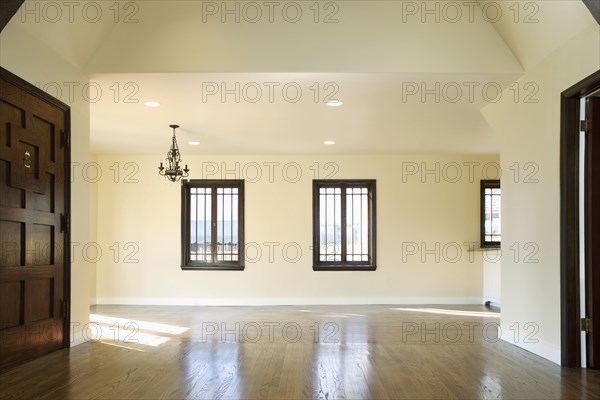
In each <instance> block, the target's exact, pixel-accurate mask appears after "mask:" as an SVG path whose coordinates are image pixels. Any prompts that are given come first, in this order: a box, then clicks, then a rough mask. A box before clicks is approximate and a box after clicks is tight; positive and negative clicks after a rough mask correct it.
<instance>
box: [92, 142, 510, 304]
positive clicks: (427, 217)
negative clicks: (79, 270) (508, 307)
mask: <svg viewBox="0 0 600 400" xmlns="http://www.w3.org/2000/svg"><path fill="white" fill-rule="evenodd" d="M167 144H168V143H167ZM184 156H185V154H184ZM161 158H162V157H161V156H155V157H148V156H143V157H142V156H112V155H100V156H99V157H98V160H99V163H100V164H99V167H100V168H101V171H102V177H101V178H100V179H99V180H98V183H97V185H98V248H100V249H102V256H101V257H99V259H98V260H97V275H98V276H97V296H98V303H126V304H319V303H320V304H323V303H342V304H343V303H455V304H456V303H481V297H482V289H481V282H482V260H481V252H468V246H466V245H464V243H465V242H471V243H478V238H479V231H478V229H479V179H480V177H481V173H482V171H483V169H484V168H483V167H484V166H486V165H488V164H489V167H488V168H487V173H488V174H489V175H490V176H488V177H489V178H495V177H496V173H497V166H498V157H497V156H460V155H455V156H453V155H437V156H434V155H423V156H275V157H267V156H262V157H250V156H240V157H232V156H219V157H204V156H203V157H199V156H195V157H184V159H185V160H186V161H187V162H188V163H189V166H190V169H191V171H192V172H191V178H196V179H198V178H212V179H215V178H217V179H220V178H222V177H226V178H229V179H233V178H240V177H242V178H246V184H245V188H246V194H245V195H246V205H245V213H246V221H245V223H246V229H245V235H246V243H247V250H246V251H247V257H246V258H247V260H250V261H252V260H255V259H257V258H260V259H258V260H255V262H250V261H247V262H246V268H245V270H244V271H242V272H240V271H182V270H181V269H180V219H181V216H180V202H181V189H180V185H177V184H172V183H167V182H165V181H164V179H163V178H162V177H160V176H159V175H158V170H157V166H158V163H159V162H160V161H161ZM469 162H472V163H476V164H464V163H469ZM117 163H118V164H117ZM126 163H132V164H126ZM213 163H216V164H213ZM222 163H224V164H222ZM236 163H239V169H238V171H239V172H235V166H236ZM267 163H279V164H277V166H275V167H274V169H273V171H274V173H273V174H272V179H270V173H269V168H268V167H267V165H268V164H267ZM326 163H332V164H331V165H335V166H337V168H338V171H337V172H336V173H335V175H334V176H331V177H335V178H373V179H376V180H377V214H378V217H377V260H378V261H377V270H376V271H374V272H370V271H350V272H345V271H334V272H329V271H318V272H316V271H313V270H312V254H311V250H310V246H311V240H312V223H311V221H312V220H311V216H312V202H311V201H312V200H311V192H312V179H313V177H314V175H315V171H318V172H319V174H320V176H321V177H324V176H325V175H326V174H327V173H330V172H334V170H333V169H329V168H328V169H326V168H325V165H326ZM436 164H437V168H438V171H439V183H436V176H435V174H429V175H426V176H425V177H424V179H423V177H422V176H421V173H420V172H419V173H416V174H415V175H407V176H405V177H404V178H403V174H402V172H403V170H404V171H412V169H409V168H412V167H415V166H416V167H417V168H419V170H421V169H423V167H426V168H428V169H430V170H435V168H436ZM271 165H273V164H271ZM468 165H473V167H472V169H473V175H472V176H469V172H470V169H469V167H468ZM214 166H216V167H217V168H218V169H219V172H218V173H217V174H216V175H208V174H207V173H206V172H207V171H211V170H209V168H213V167H214ZM257 166H259V167H260V169H257ZM457 166H458V167H459V168H458V169H457V168H456V167H457ZM225 168H226V169H228V170H230V171H233V172H230V173H229V174H227V176H222V175H221V171H223V170H224V169H225ZM115 170H119V171H120V174H119V176H118V177H117V176H115V172H114V171H115ZM134 171H137V172H136V173H135V174H134V175H131V176H130V178H133V179H137V180H138V182H137V183H135V182H131V183H126V182H125V178H126V175H127V174H129V173H133V172H134ZM257 171H260V172H261V174H262V175H261V176H260V178H259V179H258V182H256V183H251V181H253V180H254V181H256V180H257V179H256V177H257ZM298 171H300V172H301V174H302V175H301V178H300V179H299V180H298V181H297V182H294V183H292V182H291V181H294V180H296V176H297V172H298ZM457 172H460V174H461V177H460V178H458V179H456V177H457V175H456V174H457ZM90 178H92V180H97V178H96V175H95V173H91V171H90ZM452 180H457V182H456V183H451V182H450V181H452ZM270 181H272V182H270ZM266 242H276V243H278V245H277V246H276V247H275V252H274V257H273V259H272V260H270V257H269V246H268V245H265V243H266ZM249 243H253V244H252V245H248V244H249ZM403 243H404V246H403ZM413 243H414V246H418V248H419V250H422V249H423V243H425V246H426V247H427V248H428V249H433V250H435V248H436V243H438V246H439V251H438V252H437V254H429V255H427V254H425V253H424V252H422V251H418V252H417V254H410V253H414V252H415V247H414V246H413V245H412V244H413ZM115 244H116V246H117V247H118V248H119V249H120V250H119V254H117V251H116V247H115ZM128 244H129V246H130V247H129V248H125V246H126V245H128ZM255 244H257V245H258V246H260V250H261V252H262V257H258V250H257V245H255ZM286 244H288V246H293V247H288V254H287V257H288V259H287V260H286V256H285V254H282V249H283V248H284V246H285V245H286ZM410 246H413V247H410ZM138 248H139V251H138V252H137V253H136V254H135V256H134V258H135V259H136V260H138V261H139V262H137V263H127V262H125V260H124V257H125V256H126V255H127V254H130V253H131V252H132V251H134V249H138ZM296 248H300V249H301V251H302V255H301V257H299V259H297V260H296V251H295V249H296ZM403 249H404V250H406V251H404V252H403ZM408 250H411V251H410V252H409V251H408ZM459 252H460V253H459ZM403 253H404V256H405V259H404V260H403ZM434 253H435V251H434ZM422 256H423V257H425V260H424V262H423V260H422V258H421V257H422ZM436 257H439V260H436ZM471 257H473V258H472V259H471ZM294 261H295V262H294Z"/></svg>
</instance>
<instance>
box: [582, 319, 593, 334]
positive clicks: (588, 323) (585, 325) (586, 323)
mask: <svg viewBox="0 0 600 400" xmlns="http://www.w3.org/2000/svg"><path fill="white" fill-rule="evenodd" d="M580 325H581V331H582V332H585V333H590V332H591V331H592V320H591V319H590V317H585V318H581V323H580Z"/></svg>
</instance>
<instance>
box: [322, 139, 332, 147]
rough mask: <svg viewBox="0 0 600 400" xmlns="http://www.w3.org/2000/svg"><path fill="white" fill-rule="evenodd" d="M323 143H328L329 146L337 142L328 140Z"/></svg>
mask: <svg viewBox="0 0 600 400" xmlns="http://www.w3.org/2000/svg"><path fill="white" fill-rule="evenodd" d="M323 144H326V145H327V146H331V145H333V144H335V142H334V141H333V140H326V141H324V142H323Z"/></svg>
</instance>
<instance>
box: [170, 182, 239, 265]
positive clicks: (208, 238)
mask: <svg viewBox="0 0 600 400" xmlns="http://www.w3.org/2000/svg"><path fill="white" fill-rule="evenodd" d="M181 196H182V198H181V200H182V201H181V227H182V229H181V252H182V255H181V258H182V261H181V268H182V269H224V270H242V269H244V181H243V180H225V181H216V180H200V179H195V180H189V181H185V182H184V183H183V186H182V189H181Z"/></svg>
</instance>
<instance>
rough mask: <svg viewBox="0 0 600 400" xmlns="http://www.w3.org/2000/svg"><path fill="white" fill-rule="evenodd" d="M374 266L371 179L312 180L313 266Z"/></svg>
mask: <svg viewBox="0 0 600 400" xmlns="http://www.w3.org/2000/svg"><path fill="white" fill-rule="evenodd" d="M375 268H376V264H375V180H335V181H334V180H314V181H313V269H314V270H346V271H348V270H374V269H375Z"/></svg>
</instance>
